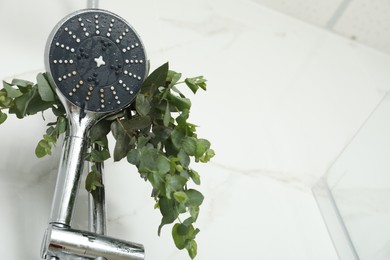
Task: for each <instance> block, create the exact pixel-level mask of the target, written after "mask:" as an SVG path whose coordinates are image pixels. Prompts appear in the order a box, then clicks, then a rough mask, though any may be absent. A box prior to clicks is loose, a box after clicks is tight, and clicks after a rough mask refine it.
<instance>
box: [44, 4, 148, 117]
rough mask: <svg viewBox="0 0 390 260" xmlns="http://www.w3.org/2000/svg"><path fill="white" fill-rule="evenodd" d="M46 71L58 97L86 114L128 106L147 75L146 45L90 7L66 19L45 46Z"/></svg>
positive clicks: (108, 15) (121, 21)
mask: <svg viewBox="0 0 390 260" xmlns="http://www.w3.org/2000/svg"><path fill="white" fill-rule="evenodd" d="M45 63H46V64H45V65H46V70H47V71H48V75H49V78H50V80H51V82H52V83H54V85H55V86H56V87H57V93H58V94H60V95H61V96H62V97H63V98H65V99H66V101H68V102H70V103H71V104H72V105H74V106H77V107H79V108H80V109H82V110H83V111H90V112H96V113H113V112H116V111H120V110H122V109H123V108H125V107H126V106H128V105H129V104H130V103H131V102H132V101H133V100H134V98H135V96H136V94H137V92H138V91H139V88H140V86H141V83H142V82H143V80H144V79H145V77H146V73H147V64H148V63H147V60H146V53H145V49H144V45H143V44H142V42H141V39H140V37H139V36H138V34H137V33H136V32H135V31H134V29H133V28H132V27H131V25H129V24H128V23H127V22H126V21H125V20H124V19H122V18H121V17H119V16H117V15H115V14H113V13H111V12H108V11H105V10H99V9H86V10H82V11H78V12H76V13H73V14H71V15H69V16H67V17H65V18H64V19H63V20H62V21H61V22H60V23H59V24H58V25H57V26H56V27H55V28H54V30H53V32H52V34H51V36H50V37H49V40H48V43H47V46H46V58H45Z"/></svg>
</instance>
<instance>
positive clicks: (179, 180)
mask: <svg viewBox="0 0 390 260" xmlns="http://www.w3.org/2000/svg"><path fill="white" fill-rule="evenodd" d="M165 180H166V186H169V187H170V188H171V189H172V191H178V190H181V189H182V188H183V186H184V185H185V184H186V182H187V179H186V178H184V177H182V176H180V175H170V174H168V175H167V176H166V177H165Z"/></svg>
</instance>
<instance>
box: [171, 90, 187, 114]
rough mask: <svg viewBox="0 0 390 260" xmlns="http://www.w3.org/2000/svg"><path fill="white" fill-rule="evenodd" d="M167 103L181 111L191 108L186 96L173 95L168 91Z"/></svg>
mask: <svg viewBox="0 0 390 260" xmlns="http://www.w3.org/2000/svg"><path fill="white" fill-rule="evenodd" d="M167 98H168V101H169V103H170V104H171V105H172V106H174V107H176V108H177V110H178V111H183V110H185V109H190V108H191V101H190V100H189V99H188V98H183V97H178V96H175V95H173V94H172V93H168V95H167Z"/></svg>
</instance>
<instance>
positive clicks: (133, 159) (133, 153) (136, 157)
mask: <svg viewBox="0 0 390 260" xmlns="http://www.w3.org/2000/svg"><path fill="white" fill-rule="evenodd" d="M140 158H141V152H140V150H138V149H132V150H130V151H129V152H128V153H127V161H128V162H129V163H131V164H133V165H138V164H139V162H140Z"/></svg>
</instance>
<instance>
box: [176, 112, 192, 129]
mask: <svg viewBox="0 0 390 260" xmlns="http://www.w3.org/2000/svg"><path fill="white" fill-rule="evenodd" d="M189 113H190V111H189V110H188V109H184V110H183V111H182V112H181V113H180V115H179V116H178V117H177V118H176V122H177V123H178V124H179V125H181V126H184V125H186V124H187V119H188V117H189Z"/></svg>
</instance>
